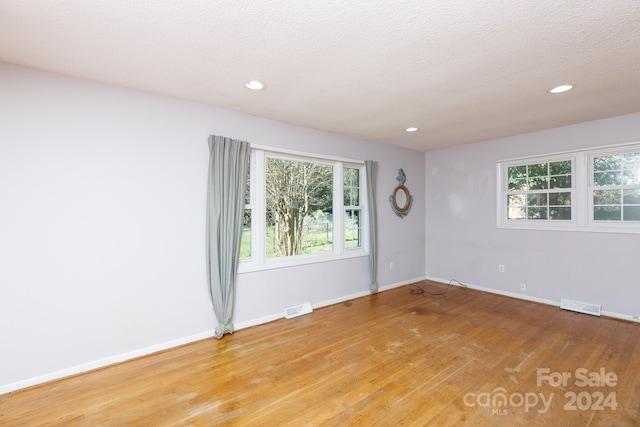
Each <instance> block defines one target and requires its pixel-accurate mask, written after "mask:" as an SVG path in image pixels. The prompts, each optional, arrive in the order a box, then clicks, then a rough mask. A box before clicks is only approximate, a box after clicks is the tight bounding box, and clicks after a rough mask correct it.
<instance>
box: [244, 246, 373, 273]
mask: <svg viewBox="0 0 640 427" xmlns="http://www.w3.org/2000/svg"><path fill="white" fill-rule="evenodd" d="M366 256H369V253H368V252H367V251H365V250H364V249H353V250H348V251H347V252H345V253H344V254H334V253H331V254H326V255H298V256H294V257H287V258H280V259H270V260H267V261H266V262H265V263H264V264H254V263H253V262H251V261H249V260H247V261H240V263H239V264H238V274H244V273H253V272H257V271H263V270H274V269H277V268H289V267H297V266H301V265H308V264H317V263H321V262H333V261H341V260H347V259H353V258H362V257H366Z"/></svg>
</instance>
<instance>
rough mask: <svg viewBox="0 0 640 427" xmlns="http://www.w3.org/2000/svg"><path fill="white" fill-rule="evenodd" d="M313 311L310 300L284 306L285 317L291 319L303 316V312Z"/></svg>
mask: <svg viewBox="0 0 640 427" xmlns="http://www.w3.org/2000/svg"><path fill="white" fill-rule="evenodd" d="M312 311H313V309H312V308H311V303H310V302H305V303H302V304H297V305H292V306H290V307H285V308H284V317H286V318H287V319H291V318H292V317H298V316H302V315H303V314H309V313H311V312H312Z"/></svg>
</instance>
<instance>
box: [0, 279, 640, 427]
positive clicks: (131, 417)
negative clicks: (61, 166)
mask: <svg viewBox="0 0 640 427" xmlns="http://www.w3.org/2000/svg"><path fill="white" fill-rule="evenodd" d="M416 285H419V286H420V287H421V288H422V289H425V290H428V291H431V292H439V291H442V290H444V286H443V285H442V284H437V283H431V282H420V283H417V284H416ZM639 327H640V325H638V324H635V323H630V322H623V321H618V320H614V319H608V318H598V317H592V316H588V315H584V314H578V313H572V312H568V311H564V310H560V309H559V308H557V307H551V306H546V305H542V304H536V303H530V302H525V301H520V300H516V299H511V298H507V297H502V296H497V295H492V294H487V293H483V292H478V291H474V290H470V289H467V288H462V287H455V286H452V287H451V288H449V290H448V292H447V293H446V294H445V295H442V296H434V295H429V294H426V293H425V294H411V293H410V292H409V287H408V286H404V287H399V288H395V289H392V290H389V291H385V292H381V293H379V294H375V295H371V296H366V297H363V298H359V299H356V300H352V301H348V302H344V303H341V304H336V305H333V306H330V307H325V308H322V309H319V310H316V311H314V312H313V313H312V314H309V315H306V316H302V317H298V318H295V319H290V320H285V319H282V320H278V321H275V322H272V323H269V324H265V325H260V326H256V327H253V328H247V329H244V330H240V331H237V332H236V333H234V334H233V335H226V336H225V337H224V338H223V339H222V340H216V339H207V340H203V341H199V342H196V343H192V344H188V345H185V346H181V347H179V348H175V349H171V350H168V351H164V352H161V353H157V354H154V355H150V356H147V357H143V358H139V359H136V360H132V361H128V362H125V363H122V364H118V365H114V366H111V367H108V368H104V369H100V370H97V371H93V372H90V373H87V374H82V375H78V376H74V377H71V378H67V379H64V380H59V381H55V382H51V383H48V384H43V385H39V386H36V387H33V388H30V389H26V390H21V391H17V392H14V393H9V394H5V395H2V396H0V425H2V426H54V425H55V426H58V425H60V426H92V427H93V426H147V425H149V426H210V425H234V426H325V425H326V426H373V425H379V426H402V425H403V426H484V425H490V426H638V425H640V379H639V375H640V334H639V331H640V329H639ZM538 369H542V370H543V371H540V372H541V373H539V371H538ZM545 369H546V370H545ZM602 370H604V373H605V375H601V374H602ZM567 374H568V375H570V377H568V378H567ZM562 375H564V376H565V378H566V380H565V381H562ZM612 375H615V376H616V377H617V380H616V381H613V377H612ZM574 397H575V399H574ZM545 402H546V403H545Z"/></svg>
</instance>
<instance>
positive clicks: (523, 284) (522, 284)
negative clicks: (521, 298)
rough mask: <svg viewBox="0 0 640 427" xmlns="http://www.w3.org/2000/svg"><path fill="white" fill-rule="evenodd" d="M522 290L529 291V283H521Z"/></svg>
mask: <svg viewBox="0 0 640 427" xmlns="http://www.w3.org/2000/svg"><path fill="white" fill-rule="evenodd" d="M520 290H521V291H522V292H527V285H526V284H525V283H520Z"/></svg>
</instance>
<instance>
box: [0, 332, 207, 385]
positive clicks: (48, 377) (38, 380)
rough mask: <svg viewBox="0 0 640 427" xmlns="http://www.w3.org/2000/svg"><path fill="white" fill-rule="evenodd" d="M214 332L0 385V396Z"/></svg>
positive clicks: (133, 357)
mask: <svg viewBox="0 0 640 427" xmlns="http://www.w3.org/2000/svg"><path fill="white" fill-rule="evenodd" d="M214 332H215V330H214V329H211V330H210V331H205V332H201V333H199V334H196V335H191V336H188V337H184V338H179V339H176V340H172V341H167V342H164V343H160V344H156V345H152V346H149V347H144V348H140V349H137V350H133V351H130V352H127V353H121V354H116V355H114V356H110V357H105V358H104V359H99V360H94V361H93V362H88V363H83V364H82V365H76V366H72V367H70V368H66V369H61V370H59V371H55V372H51V373H48V374H45V375H39V376H37V377H32V378H28V379H26V380H22V381H18V382H15V383H11V384H6V385H0V394H5V393H9V392H12V391H16V390H20V389H23V388H27V387H32V386H34V385H38V384H42V383H46V382H49V381H54V380H59V379H61V378H65V377H69V376H71V375H76V374H81V373H83V372H88V371H93V370H94V369H99V368H104V367H105V366H109V365H114V364H116V363H120V362H124V361H127V360H131V359H135V358H137V357H141V356H146V355H149V354H152V353H157V352H159V351H162V350H167V349H170V348H174V347H179V346H181V345H184V344H188V343H190V342H194V341H199V340H202V339H206V338H210V337H212V336H214Z"/></svg>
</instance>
